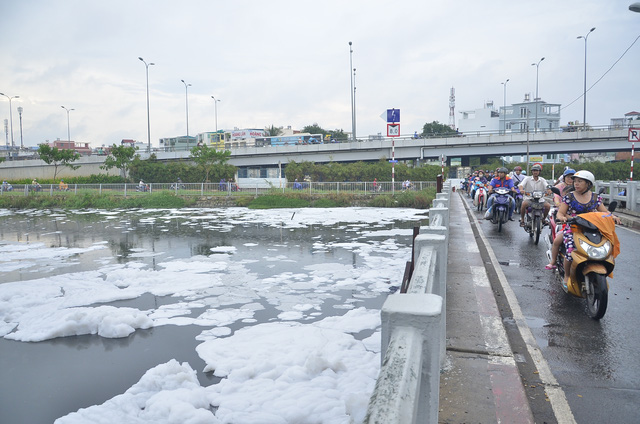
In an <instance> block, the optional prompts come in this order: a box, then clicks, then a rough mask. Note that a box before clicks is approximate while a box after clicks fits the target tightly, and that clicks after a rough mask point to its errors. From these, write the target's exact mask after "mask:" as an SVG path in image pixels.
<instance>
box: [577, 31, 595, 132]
mask: <svg viewBox="0 0 640 424" xmlns="http://www.w3.org/2000/svg"><path fill="white" fill-rule="evenodd" d="M595 29H596V27H593V28H591V29H590V30H589V32H587V35H585V36H582V35H579V36H578V39H580V38H582V39H584V92H583V93H582V101H583V104H584V113H583V115H582V130H583V131H586V130H587V38H588V37H589V34H591V33H592V32H593V31H594V30H595Z"/></svg>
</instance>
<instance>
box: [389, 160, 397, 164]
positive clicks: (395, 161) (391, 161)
mask: <svg viewBox="0 0 640 424" xmlns="http://www.w3.org/2000/svg"><path fill="white" fill-rule="evenodd" d="M389 162H390V163H398V160H397V159H389Z"/></svg>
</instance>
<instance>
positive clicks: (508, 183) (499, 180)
mask: <svg viewBox="0 0 640 424" xmlns="http://www.w3.org/2000/svg"><path fill="white" fill-rule="evenodd" d="M507 172H509V170H508V169H507V168H505V167H502V168H498V170H497V172H496V176H495V177H494V178H493V179H492V180H491V182H490V183H489V185H488V186H487V187H488V189H489V200H488V201H487V212H486V213H485V214H484V219H490V218H491V207H492V206H493V202H494V197H495V193H493V190H494V189H495V188H499V187H504V188H507V189H509V191H515V188H514V187H513V180H512V179H511V177H509V176H508V175H507ZM515 208H516V201H515V200H514V198H513V197H511V196H509V221H513V211H514V210H515Z"/></svg>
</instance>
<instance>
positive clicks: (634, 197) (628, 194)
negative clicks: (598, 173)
mask: <svg viewBox="0 0 640 424" xmlns="http://www.w3.org/2000/svg"><path fill="white" fill-rule="evenodd" d="M602 187H604V188H605V192H604V193H603V194H602V197H603V199H605V200H607V202H612V201H613V200H617V201H618V204H619V209H627V210H629V211H632V212H638V213H640V184H638V181H624V182H623V181H596V184H595V190H596V192H598V191H599V190H600V188H602Z"/></svg>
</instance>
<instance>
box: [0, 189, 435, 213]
mask: <svg viewBox="0 0 640 424" xmlns="http://www.w3.org/2000/svg"><path fill="white" fill-rule="evenodd" d="M434 198H435V189H426V190H422V191H407V192H404V193H403V192H398V193H396V194H393V195H392V194H379V195H359V194H349V193H341V194H327V195H311V194H303V193H291V194H289V193H287V194H282V193H272V194H266V195H263V196H258V197H254V196H240V197H227V196H219V197H210V196H207V197H204V198H198V197H195V196H176V195H175V193H174V192H170V191H162V192H158V193H151V194H145V195H136V196H127V197H124V196H120V195H110V194H97V193H84V194H78V195H74V194H71V193H60V194H53V195H44V196H43V195H28V196H22V195H20V196H17V195H3V196H0V208H7V209H49V208H59V209H83V208H94V209H128V208H158V209H164V208H184V207H192V206H196V205H207V206H212V207H213V206H245V207H248V208H250V209H272V208H308V207H313V208H334V207H347V206H370V207H381V208H394V207H397V208H417V209H427V208H429V206H430V205H431V202H432V200H433V199H434Z"/></svg>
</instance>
